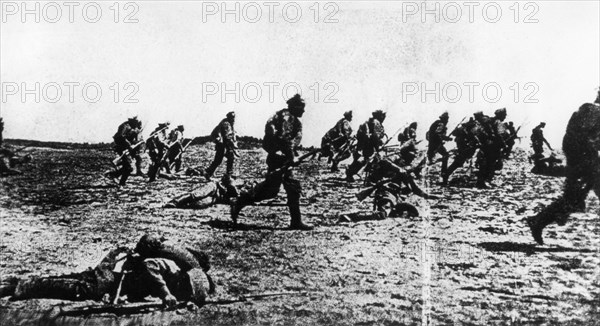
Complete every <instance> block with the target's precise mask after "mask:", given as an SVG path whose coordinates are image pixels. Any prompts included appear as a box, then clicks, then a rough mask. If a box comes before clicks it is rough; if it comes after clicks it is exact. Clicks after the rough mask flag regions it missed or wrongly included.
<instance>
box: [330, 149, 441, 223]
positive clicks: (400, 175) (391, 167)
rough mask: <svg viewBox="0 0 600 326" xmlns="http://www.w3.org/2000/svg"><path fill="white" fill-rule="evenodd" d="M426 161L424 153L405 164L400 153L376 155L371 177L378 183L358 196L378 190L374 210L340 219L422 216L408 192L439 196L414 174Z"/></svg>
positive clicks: (344, 216) (363, 219)
mask: <svg viewBox="0 0 600 326" xmlns="http://www.w3.org/2000/svg"><path fill="white" fill-rule="evenodd" d="M425 160H426V157H425V156H423V157H421V158H420V159H418V160H415V161H414V162H413V164H412V165H410V164H404V163H403V162H404V161H403V158H402V157H401V156H399V155H392V156H390V157H386V158H380V157H376V159H375V160H374V161H373V164H372V170H371V171H370V173H369V179H368V181H369V182H371V183H374V184H375V185H374V186H373V187H372V188H369V189H366V190H364V191H363V192H361V193H359V194H358V195H357V197H359V198H358V199H359V200H362V199H364V198H366V196H368V194H369V192H372V191H374V192H375V194H374V199H373V206H374V211H363V212H357V213H349V214H341V215H340V219H339V221H340V222H358V221H365V220H382V219H385V218H387V217H401V216H402V215H403V213H404V212H407V213H408V215H409V216H419V211H418V210H417V208H415V207H414V206H413V205H411V204H408V203H406V202H404V200H405V198H406V197H407V196H408V195H410V194H411V193H412V194H415V195H417V196H420V197H423V198H425V199H438V197H437V196H434V195H430V194H428V193H426V192H424V191H423V190H422V189H421V188H420V187H419V186H418V185H417V183H416V182H415V180H414V178H413V176H412V175H411V173H412V172H413V170H414V169H416V168H418V167H419V166H422V165H423V164H425Z"/></svg>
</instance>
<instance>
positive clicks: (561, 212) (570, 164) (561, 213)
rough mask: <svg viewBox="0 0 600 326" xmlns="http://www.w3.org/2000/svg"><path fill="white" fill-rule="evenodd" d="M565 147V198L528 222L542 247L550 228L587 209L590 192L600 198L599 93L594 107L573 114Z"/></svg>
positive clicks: (580, 109) (584, 107)
mask: <svg viewBox="0 0 600 326" xmlns="http://www.w3.org/2000/svg"><path fill="white" fill-rule="evenodd" d="M562 145H563V151H564V153H565V157H566V158H567V167H566V180H565V185H564V190H563V194H562V196H561V197H559V198H558V199H557V200H555V201H554V202H553V203H552V204H550V205H549V206H547V207H545V208H544V209H543V210H542V211H541V212H540V213H539V214H537V215H535V216H532V217H530V218H528V220H527V222H528V224H529V227H530V228H531V233H532V235H533V238H534V239H535V241H537V242H538V243H539V244H543V242H544V241H543V238H542V231H543V229H544V228H545V227H546V226H547V225H549V224H552V223H557V224H558V225H564V224H565V223H566V222H567V219H568V217H569V215H570V214H571V213H573V212H578V211H583V210H584V209H585V199H586V197H587V195H588V193H589V191H590V190H592V189H593V190H594V192H595V193H596V196H599V197H600V154H599V151H600V91H599V92H598V97H597V98H596V102H595V103H594V104H592V103H586V104H584V105H582V106H581V107H580V108H579V110H577V111H576V112H575V113H573V115H572V116H571V119H570V120H569V123H568V124H567V132H566V133H565V136H564V138H563V144H562Z"/></svg>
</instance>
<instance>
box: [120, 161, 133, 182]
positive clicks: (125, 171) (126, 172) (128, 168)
mask: <svg viewBox="0 0 600 326" xmlns="http://www.w3.org/2000/svg"><path fill="white" fill-rule="evenodd" d="M132 163H133V162H132V160H131V157H130V156H129V155H125V157H123V160H122V166H121V170H120V174H121V180H119V184H120V185H121V186H124V185H125V184H126V183H127V178H129V176H130V175H131V172H133V166H132Z"/></svg>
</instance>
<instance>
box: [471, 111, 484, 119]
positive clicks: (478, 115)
mask: <svg viewBox="0 0 600 326" xmlns="http://www.w3.org/2000/svg"><path fill="white" fill-rule="evenodd" d="M473 116H474V117H475V119H477V118H483V111H476V112H475V113H473Z"/></svg>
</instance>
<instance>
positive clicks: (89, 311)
mask: <svg viewBox="0 0 600 326" xmlns="http://www.w3.org/2000/svg"><path fill="white" fill-rule="evenodd" d="M307 293H308V292H276V293H264V294H255V295H241V296H239V297H237V298H234V299H223V300H215V301H211V300H207V301H205V302H204V304H213V305H221V304H232V303H238V302H246V301H249V300H260V299H264V298H270V297H278V296H284V295H305V294H307ZM187 304H188V303H187V302H186V301H179V302H177V303H176V304H175V305H174V306H172V307H165V305H164V304H163V303H162V302H137V303H127V304H116V305H115V304H108V305H88V306H79V307H62V308H60V311H59V312H58V314H57V315H56V318H58V317H62V316H71V317H81V316H89V315H94V314H103V313H111V314H116V315H128V314H138V313H144V312H148V311H151V310H155V309H164V310H174V309H181V308H185V307H186V306H187Z"/></svg>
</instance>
